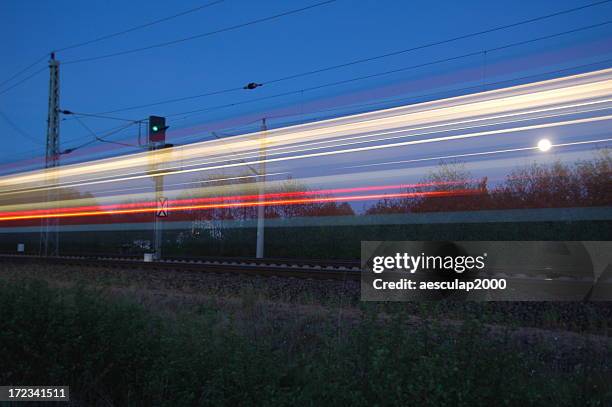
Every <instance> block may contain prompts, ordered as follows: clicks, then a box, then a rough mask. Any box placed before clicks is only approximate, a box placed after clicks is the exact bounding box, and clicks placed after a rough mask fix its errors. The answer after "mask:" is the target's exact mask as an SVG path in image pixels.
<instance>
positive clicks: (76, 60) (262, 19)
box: [63, 0, 612, 65]
mask: <svg viewBox="0 0 612 407" xmlns="http://www.w3.org/2000/svg"><path fill="white" fill-rule="evenodd" d="M336 1H337V0H325V1H322V2H319V3H315V4H311V5H309V6H305V7H301V8H297V9H292V10H289V11H285V12H282V13H278V14H274V15H271V16H267V17H262V18H258V19H255V20H250V21H247V22H245V23H240V24H235V25H232V26H229V27H224V28H220V29H218V30H214V31H208V32H205V33H202V34H196V35H191V36H189V37H183V38H178V39H175V40H171V41H165V42H160V43H157V44H152V45H148V46H145V47H139V48H132V49H128V50H124V51H118V52H113V53H110V54H104V55H98V56H93V57H87V58H80V59H74V60H68V61H65V62H64V63H63V64H64V65H69V64H77V63H81V62H88V61H97V60H100V59H106V58H111V57H116V56H121V55H127V54H133V53H135V52H141V51H145V50H148V49H153V48H161V47H167V46H170V45H174V44H179V43H182V42H185V41H192V40H195V39H198V38H203V37H208V36H211V35H215V34H220V33H223V32H227V31H232V30H237V29H239V28H244V27H248V26H250V25H254V24H259V23H263V22H266V21H271V20H275V19H278V18H281V17H285V16H288V15H292V14H297V13H301V12H303V11H306V10H310V9H313V8H315V7H321V6H324V5H327V4H330V3H334V2H336ZM607 1H612V0H607Z"/></svg>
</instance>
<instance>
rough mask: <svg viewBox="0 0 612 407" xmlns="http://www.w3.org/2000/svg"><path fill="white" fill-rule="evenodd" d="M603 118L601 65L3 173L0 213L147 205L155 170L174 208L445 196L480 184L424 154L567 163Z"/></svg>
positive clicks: (602, 134)
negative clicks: (440, 169)
mask: <svg viewBox="0 0 612 407" xmlns="http://www.w3.org/2000/svg"><path fill="white" fill-rule="evenodd" d="M610 119H612V69H604V70H600V71H595V72H591V73H587V74H580V75H573V76H569V77H564V78H559V79H553V80H547V81H543V82H536V83H531V84H527V85H520V86H514V87H510V88H506V89H498V90H492V91H487V92H481V93H476V94H472V95H467V96H460V97H453V98H448V99H442V100H437V101H431V102H426V103H419V104H414V105H407V106H401V107H397V108H392V109H385V110H379V111H374V112H369V113H362V114H357V115H351V116H346V117H341V118H335V119H330V120H324V121H319V122H313V123H308V124H301V125H296V126H290V127H285V128H279V129H273V130H266V131H260V132H255V133H250V134H245V135H241V136H235V137H230V138H226V139H221V140H210V141H204V142H198V143H193V144H188V145H183V146H177V147H173V148H169V149H163V150H157V151H150V152H143V153H137V154H131V155H126V156H122V157H114V158H107V159H101V160H96V161H91V162H86V163H81V164H71V165H66V166H60V167H58V168H54V169H49V170H37V171H29V172H24V173H18V174H11V175H6V176H2V177H0V221H2V222H3V223H4V224H7V222H11V221H16V220H31V219H42V218H46V217H53V218H69V217H70V218H78V217H84V218H86V217H92V216H100V215H116V214H123V215H129V214H139V213H150V212H155V211H156V210H157V203H156V201H155V193H154V188H153V185H154V183H153V182H151V180H154V179H155V178H159V177H163V180H164V183H165V184H166V189H165V191H164V196H165V197H166V198H168V202H169V207H168V211H169V212H172V213H176V212H187V211H207V210H213V209H227V208H247V207H257V206H282V205H294V206H295V205H307V204H316V203H319V204H322V203H326V202H336V203H344V202H346V203H348V202H358V201H374V200H379V199H391V198H417V199H418V198H420V199H425V198H436V199H440V200H443V199H451V198H452V197H455V196H459V195H474V194H478V193H481V191H480V190H478V189H474V188H473V187H468V186H466V185H464V184H465V183H464V184H461V183H456V185H454V184H453V182H452V180H440V182H438V183H437V184H435V185H434V184H433V183H427V182H424V181H423V178H424V176H425V175H426V174H427V173H428V172H431V171H432V170H434V169H435V167H432V166H431V165H429V164H426V162H427V161H429V162H432V163H433V162H435V161H436V160H438V161H440V160H446V159H459V158H461V159H469V160H471V161H468V162H466V165H468V167H469V169H470V170H471V171H472V172H474V173H475V174H474V176H475V178H478V179H480V177H481V176H486V177H488V178H490V179H491V178H496V179H501V178H503V177H504V176H505V175H506V174H507V173H508V170H511V169H512V168H513V166H516V165H519V164H521V163H529V162H534V161H536V162H543V163H544V162H550V161H551V160H553V159H554V160H566V161H568V160H570V159H574V158H575V157H583V156H584V153H585V151H595V150H596V149H597V148H601V147H608V146H609V145H610V141H611V138H610V131H609V129H610ZM541 140H546V141H547V143H546V145H545V146H544V147H546V148H542V147H543V145H541V144H542V143H538V141H541ZM589 149H590V150H589ZM504 157H507V158H504ZM433 164H434V165H435V163H433ZM383 166H384V169H383V168H382V167H383ZM418 166H420V167H418ZM484 171H486V173H483V172H484ZM264 177H265V178H264ZM410 188H416V189H418V191H416V192H415V191H408V189H410ZM422 189H424V190H422ZM136 191H138V192H136ZM352 205H354V204H352ZM356 208H357V209H356V210H357V211H359V208H358V207H356ZM85 221H86V220H84V222H85ZM166 222H172V216H170V217H168V218H167V219H166ZM2 226H3V225H2V224H0V232H2Z"/></svg>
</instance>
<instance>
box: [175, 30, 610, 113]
mask: <svg viewBox="0 0 612 407" xmlns="http://www.w3.org/2000/svg"><path fill="white" fill-rule="evenodd" d="M610 23H612V20H608V21H605V22H603V23H598V24H592V25H588V26H584V27H579V28H575V29H572V30H566V31H562V32H558V33H555V34H549V35H545V36H542V37H538V38H532V39H529V40H524V41H517V42H513V43H509V44H505V45H502V46H498V47H493V48H489V49H486V50H481V51H474V52H469V53H465V54H461V55H457V56H453V57H448V58H442V59H437V60H434V61H428V62H423V63H420V64H415V65H411V66H407V67H403V68H397V69H392V70H388V71H383V72H377V73H373V74H368V75H363V76H358V77H354V78H349V79H343V80H339V81H334V82H328V83H325V84H321V85H315V86H311V87H307V88H302V89H298V90H291V91H287V92H282V93H278V94H274V95H269V96H263V97H260V98H254V99H249V100H244V101H240V102H234V103H227V104H223V105H217V106H211V107H207V108H202V109H196V110H190V111H185V112H179V113H172V114H169V115H166V116H167V117H176V116H182V115H190V114H193V113H200V112H208V111H211V110H218V109H222V108H227V107H232V106H238V105H243V104H248V103H254V102H259V101H263V100H269V99H274V98H279V97H283V96H289V95H294V94H298V93H301V92H306V91H312V90H318V89H323V88H327V87H330V86H337V85H342V84H346V83H351V82H357V81H361V80H366V79H371V78H376V77H381V76H385V75H390V74H394V73H398V72H404V71H408V70H412V69H418V68H423V67H426V66H432V65H437V64H440V63H444V62H450V61H455V60H459V59H464V58H468V57H472V56H475V55H481V54H483V53H485V52H486V53H490V52H494V51H500V50H503V49H508V48H512V47H516V46H520V45H525V44H530V43H534V42H537V41H543V40H546V39H551V38H556V37H560V36H563V35H568V34H573V33H576V32H580V31H585V30H590V29H593V28H597V27H602V26H605V25H609V24H610Z"/></svg>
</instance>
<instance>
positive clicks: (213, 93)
mask: <svg viewBox="0 0 612 407" xmlns="http://www.w3.org/2000/svg"><path fill="white" fill-rule="evenodd" d="M611 1H612V0H602V1H598V2H595V3H590V4H586V5H584V6H579V7H574V8H570V9H566V10H561V11H558V12H555V13H550V14H546V15H542V16H538V17H534V18H529V19H526V20H521V21H517V22H514V23H511V24H505V25H501V26H497V27H493V28H489V29H486V30H481V31H476V32H472V33H468V34H463V35H458V36H455V37H451V38H446V39H443V40H440V41H434V42H430V43H426V44H421V45H417V46H414V47H410V48H405V49H401V50H397V51H393V52H388V53H385V54H380V55H376V56H373V57H368V58H361V59H356V60H353V61H349V62H345V63H341V64H336V65H330V66H327V67H323V68H318V69H314V70H310V71H305V72H300V73H297V74H291V75H286V76H282V77H279V78H273V79H269V80H266V81H263V82H262V85H270V84H274V83H279V82H284V81H289V80H292V79H297V78H301V77H305V76H310V75H315V74H319V73H323V72H328V71H332V70H336V69H341V68H346V67H349V66H352V65H357V64H362V63H365V62H371V61H375V60H379V59H383V58H388V57H392V56H397V55H401V54H405V53H409V52H413V51H418V50H422V49H426V48H431V47H435V46H439V45H444V44H448V43H452V42H456V41H460V40H464V39H468V38H472V37H477V36H481V35H485V34H489V33H492V32H496V31H501V30H506V29H509V28H515V27H519V26H521V25H525V24H530V23H534V22H538V21H542V20H546V19H550V18H554V17H558V16H560V15H564V14H569V13H574V12H577V11H580V10H584V9H586V8H590V7H595V6H598V5H602V4H605V3H609V2H611ZM243 88H244V87H243V86H238V87H231V88H226V89H221V90H217V91H211V92H205V93H201V94H196V95H190V96H184V97H178V98H171V99H165V100H160V101H157V102H152V103H145V104H139V105H133V106H127V107H124V108H119V109H113V110H108V111H104V112H102V113H103V114H105V113H116V112H122V111H128V110H136V109H140V108H144V107H150V106H158V105H163V104H168V103H175V102H181V101H186V100H192V99H198V98H202V97H208V96H217V95H221V94H227V93H231V92H237V91H240V90H242V89H243Z"/></svg>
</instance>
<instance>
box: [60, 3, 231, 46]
mask: <svg viewBox="0 0 612 407" xmlns="http://www.w3.org/2000/svg"><path fill="white" fill-rule="evenodd" d="M223 1H224V0H216V1H212V2H210V3H206V4H203V5H201V6H198V7H194V8H192V9H189V10H185V11H183V12H180V13H178V14H174V15H171V16H168V17H164V18H160V19H158V20H154V21H151V22H148V23H145V24H141V25H137V26H135V27H132V28H128V29H126V30H123V31H118V32H115V33H112V34H107V35H103V36H101V37H98V38H94V39H92V40H88V41H83V42H79V43H77V44H73V45H69V46H67V47H63V48H58V49H56V50H55V52H60V51H66V50H69V49H74V48H79V47H83V46H85V45H89V44H93V43H96V42H99V41H104V40H107V39H109V38H113V37H118V36H120V35H124V34H127V33H130V32H133V31H136V30H140V29H142V28H146V27H150V26H152V25H155V24H159V23H163V22H165V21H168V20H172V19H175V18H177V17H182V16H184V15H187V14H191V13H194V12H196V11H200V10H202V9H205V8H208V7H211V6H214V5H215V4H219V3H222V2H223Z"/></svg>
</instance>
